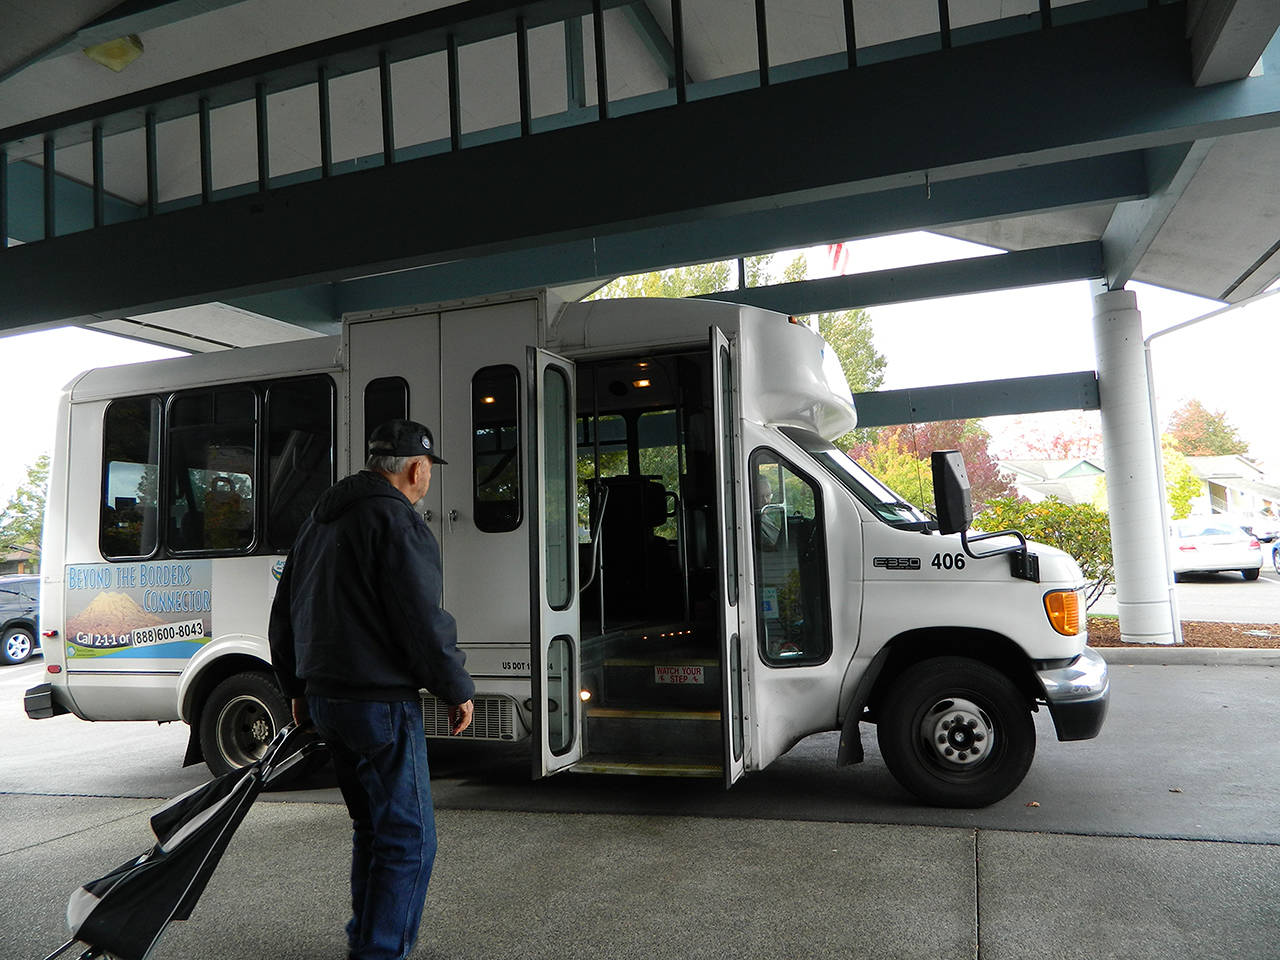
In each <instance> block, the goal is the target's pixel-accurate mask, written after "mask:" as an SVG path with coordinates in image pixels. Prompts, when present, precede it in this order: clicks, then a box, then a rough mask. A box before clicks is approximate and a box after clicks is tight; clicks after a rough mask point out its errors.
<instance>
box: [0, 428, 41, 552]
mask: <svg viewBox="0 0 1280 960" xmlns="http://www.w3.org/2000/svg"><path fill="white" fill-rule="evenodd" d="M48 487H49V455H48V454H47V453H42V454H41V455H40V456H39V457H37V458H36V461H35V463H32V464H30V465H29V466H28V467H27V479H26V480H25V481H23V483H22V484H21V485H20V486H19V487H18V489H17V490H15V491H14V493H13V496H11V497H10V498H9V502H8V503H7V504H6V505H5V508H4V512H3V513H0V554H7V553H11V552H13V551H15V550H26V551H29V552H30V553H31V555H32V560H33V561H34V562H35V563H36V564H37V565H38V564H39V563H40V536H41V533H42V531H43V529H44V500H45V492H46V491H47V489H48Z"/></svg>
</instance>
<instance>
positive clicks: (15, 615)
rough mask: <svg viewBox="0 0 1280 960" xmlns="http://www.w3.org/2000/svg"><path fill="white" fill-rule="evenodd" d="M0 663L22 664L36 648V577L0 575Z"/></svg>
mask: <svg viewBox="0 0 1280 960" xmlns="http://www.w3.org/2000/svg"><path fill="white" fill-rule="evenodd" d="M0 624H3V630H0V663H24V662H25V661H26V660H28V659H29V658H30V657H31V655H32V654H33V653H35V652H36V651H37V650H39V649H40V640H39V637H40V578H39V577H38V576H35V575H32V574H21V573H15V574H8V575H7V576H0Z"/></svg>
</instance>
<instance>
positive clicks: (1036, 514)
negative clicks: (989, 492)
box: [973, 497, 1115, 599]
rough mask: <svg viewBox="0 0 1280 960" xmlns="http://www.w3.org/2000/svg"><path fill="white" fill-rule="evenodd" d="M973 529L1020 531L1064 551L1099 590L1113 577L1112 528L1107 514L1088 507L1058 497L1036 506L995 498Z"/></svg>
mask: <svg viewBox="0 0 1280 960" xmlns="http://www.w3.org/2000/svg"><path fill="white" fill-rule="evenodd" d="M973 527H974V529H975V530H982V531H986V532H992V531H996V530H1010V529H1012V530H1020V531H1022V533H1023V535H1024V536H1026V538H1027V539H1028V540H1035V541H1037V542H1039V543H1047V544H1048V545H1049V546H1051V547H1057V548H1058V549H1059V550H1064V551H1066V552H1067V553H1069V554H1071V556H1072V557H1073V558H1075V561H1076V563H1078V564H1080V569H1081V570H1083V571H1084V575H1085V576H1086V577H1087V578H1088V579H1089V580H1090V581H1092V582H1093V583H1094V584H1096V585H1097V586H1098V587H1099V588H1100V587H1101V586H1102V585H1103V584H1105V583H1107V582H1109V581H1110V580H1112V579H1114V577H1115V564H1114V561H1113V560H1112V556H1111V524H1110V521H1109V520H1108V518H1107V514H1106V513H1105V512H1104V511H1102V510H1099V509H1098V508H1097V507H1095V506H1094V505H1093V504H1091V503H1076V504H1069V503H1063V502H1062V501H1061V500H1059V499H1058V498H1057V497H1047V498H1045V499H1044V500H1042V501H1040V502H1039V503H1030V502H1028V501H1026V500H1019V499H1016V498H1014V497H996V498H994V499H992V500H988V501H987V506H986V509H985V510H983V511H982V513H980V514H978V515H977V516H975V517H974V518H973ZM1100 593H1101V590H1100V589H1098V590H1095V591H1093V592H1092V594H1091V595H1092V596H1094V598H1095V599H1096V596H1097V595H1098V594H1100Z"/></svg>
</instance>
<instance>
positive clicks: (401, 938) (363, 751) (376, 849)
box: [307, 697, 436, 960]
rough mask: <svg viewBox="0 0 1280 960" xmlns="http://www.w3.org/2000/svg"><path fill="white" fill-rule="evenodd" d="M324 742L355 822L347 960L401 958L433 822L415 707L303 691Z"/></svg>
mask: <svg viewBox="0 0 1280 960" xmlns="http://www.w3.org/2000/svg"><path fill="white" fill-rule="evenodd" d="M307 702H308V705H309V706H310V707H311V718H312V719H313V720H314V721H315V724H316V727H317V728H318V729H319V731H320V734H321V736H323V737H324V739H325V740H326V741H327V742H328V745H329V750H330V752H331V754H332V756H333V766H334V769H335V770H337V773H338V786H339V788H340V789H341V790H342V798H343V799H344V800H345V801H346V803H347V811H348V812H349V813H350V814H351V821H352V825H353V827H354V831H353V834H352V850H351V920H350V921H349V922H348V923H347V942H348V945H349V947H350V951H351V958H352V960H403V958H404V957H407V956H408V955H409V953H410V951H411V950H413V945H414V943H415V942H416V941H417V939H418V924H419V923H420V922H421V920H422V907H423V904H424V903H425V902H426V898H427V884H428V883H429V882H430V880H431V866H432V864H433V863H434V862H435V857H436V821H435V811H434V810H433V808H432V804H431V774H430V771H429V770H428V769H427V741H426V737H425V736H424V734H423V730H422V713H421V708H420V707H419V706H418V704H417V703H416V702H411V701H403V702H396V703H379V702H376V701H364V700H335V699H330V698H328V697H308V698H307Z"/></svg>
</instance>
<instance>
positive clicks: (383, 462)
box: [364, 453, 419, 476]
mask: <svg viewBox="0 0 1280 960" xmlns="http://www.w3.org/2000/svg"><path fill="white" fill-rule="evenodd" d="M417 459H419V458H418V457H391V456H385V455H382V454H376V453H375V454H370V456H369V459H368V460H366V461H365V462H364V468H365V469H366V470H376V471H377V472H378V473H389V474H392V475H393V476H394V475H396V474H401V473H404V472H405V471H406V470H408V469H409V464H411V463H413V461H415V460H417Z"/></svg>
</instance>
